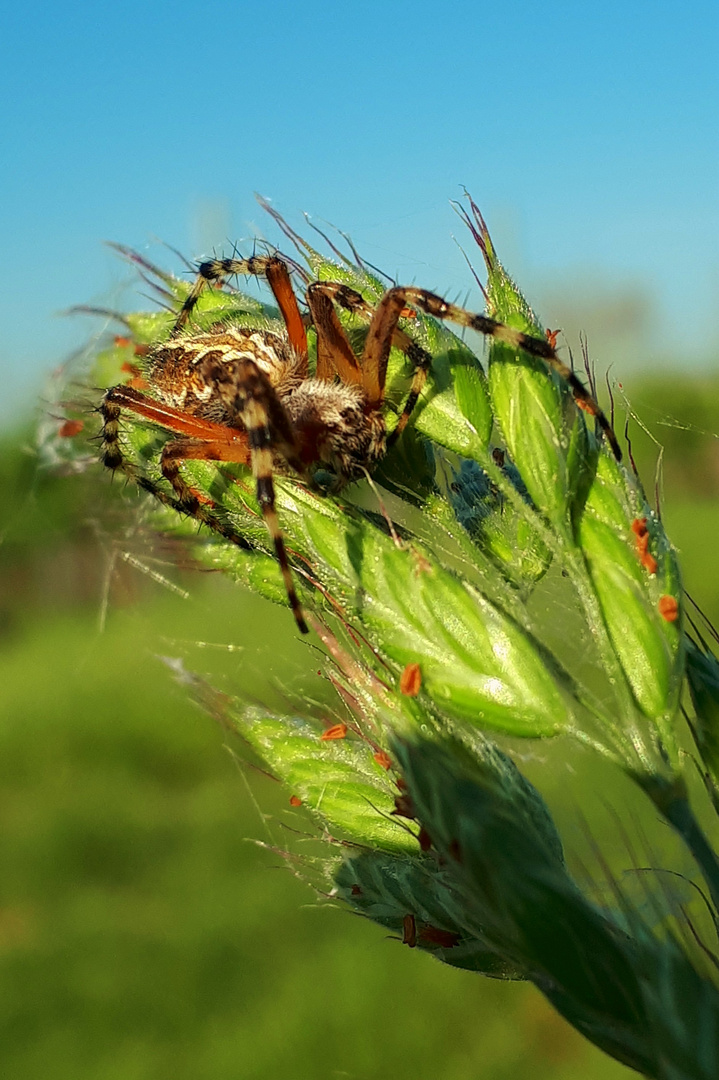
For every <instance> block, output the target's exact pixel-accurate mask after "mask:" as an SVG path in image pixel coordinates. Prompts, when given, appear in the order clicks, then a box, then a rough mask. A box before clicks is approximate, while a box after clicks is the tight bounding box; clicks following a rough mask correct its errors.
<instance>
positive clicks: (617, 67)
mask: <svg viewBox="0 0 719 1080" xmlns="http://www.w3.org/2000/svg"><path fill="white" fill-rule="evenodd" d="M718 29H719V9H717V6H716V4H715V3H711V4H710V3H704V2H701V3H691V2H686V0H685V2H683V3H675V2H661V0H659V2H658V0H654V2H651V3H649V2H632V0H625V2H623V3H617V2H614V0H604V2H603V3H602V4H591V5H590V4H584V3H569V2H559V0H544V2H543V3H541V4H540V3H528V2H520V0H503V3H502V4H501V5H496V6H494V5H493V6H490V5H488V4H484V3H481V2H480V3H476V2H474V3H465V2H452V0H449V2H445V3H444V4H441V5H437V4H428V3H426V2H425V0H414V2H413V3H407V2H404V0H401V2H391V0H389V2H387V3H374V2H369V3H358V4H357V3H356V4H353V5H348V4H340V5H338V4H335V3H322V2H317V0H303V2H302V3H287V2H284V0H277V2H275V3H273V4H272V5H256V4H247V3H244V2H243V0H238V2H234V3H230V2H226V0H218V2H215V3H213V4H211V5H208V4H198V3H190V2H188V0H175V2H173V3H172V4H170V3H164V2H163V3H153V2H152V0H149V2H143V3H138V2H135V0H125V2H123V3H122V4H117V3H111V4H110V3H104V2H102V0H99V2H96V3H93V4H89V3H85V2H82V0H80V2H75V3H73V4H62V3H59V4H58V3H52V4H50V3H44V2H41V3H37V2H33V0H29V2H28V3H27V4H25V5H24V6H20V5H17V6H14V7H13V8H12V9H11V8H10V5H9V3H7V0H6V3H5V5H4V13H3V14H2V17H1V19H0V86H1V88H2V89H1V91H0V93H2V100H3V108H2V119H1V121H0V123H1V125H2V140H1V142H2V153H1V155H0V241H1V243H0V250H1V251H2V260H1V265H0V279H1V280H0V296H1V297H2V330H1V331H0V363H1V364H2V369H3V384H4V388H5V389H4V392H3V396H2V401H1V402H0V418H4V419H6V420H7V419H8V418H9V417H12V416H14V415H16V413H17V410H18V408H21V407H22V406H23V405H24V404H25V403H27V404H28V407H29V403H30V402H31V401H32V395H33V393H34V392H35V391H36V389H37V387H38V386H39V385H40V380H41V375H42V372H43V371H45V370H47V369H48V368H50V367H51V366H52V365H53V364H56V363H57V362H58V361H60V360H61V359H62V358H63V357H64V356H65V355H66V354H67V353H68V351H70V350H71V349H72V348H74V347H76V346H78V345H79V344H80V343H81V342H82V341H83V340H84V339H85V338H86V337H87V335H88V333H89V331H90V325H89V324H88V323H87V322H86V321H83V320H82V319H78V318H75V319H66V318H58V317H57V315H56V313H57V312H59V311H61V310H62V309H65V308H67V307H69V306H71V305H72V304H76V303H83V302H95V303H101V304H105V305H108V304H109V305H110V306H113V305H117V304H118V303H120V304H125V305H127V304H128V303H131V296H130V294H128V292H127V291H124V292H123V291H122V285H123V283H126V282H127V281H128V280H130V278H131V275H130V274H129V273H128V270H127V269H126V268H125V267H124V266H123V265H122V264H121V263H120V262H119V261H118V260H117V259H116V258H115V257H114V256H113V255H112V254H111V253H110V252H109V251H108V249H106V248H104V247H103V245H102V241H103V240H105V239H112V240H119V241H122V242H123V243H126V244H130V245H133V246H136V247H138V248H140V249H142V250H146V251H148V253H149V254H150V255H151V256H152V257H154V258H158V259H165V255H163V253H162V250H161V248H160V247H159V245H158V243H157V241H158V239H159V240H162V241H166V242H167V243H169V244H173V245H175V246H176V247H178V248H180V249H181V250H182V251H183V252H184V253H185V254H187V255H188V256H190V257H196V256H198V255H201V254H204V253H206V252H207V251H208V250H210V249H212V248H213V247H215V248H217V249H224V250H227V251H229V250H230V245H231V242H232V241H235V240H237V241H242V240H245V241H246V243H245V247H246V248H249V246H250V245H249V243H247V241H248V240H249V239H250V238H251V237H252V236H253V235H256V234H257V233H261V234H264V235H267V236H269V237H271V238H272V237H274V236H275V234H274V233H273V231H272V229H271V226H270V223H269V222H268V221H267V220H266V219H265V218H264V216H263V214H262V212H261V211H260V210H259V209H258V207H257V205H256V203H255V202H254V199H253V192H254V191H260V192H261V193H262V194H264V195H266V196H269V197H270V198H271V199H272V201H273V202H274V204H275V205H276V206H277V207H278V208H279V209H280V210H281V211H282V212H283V213H284V214H285V215H286V216H287V217H288V218H289V219H290V220H291V221H292V222H293V223H294V224H295V225H301V223H302V217H301V213H302V211H308V212H309V213H311V214H312V215H313V219H314V220H315V221H317V222H318V223H321V222H322V220H323V219H324V220H326V221H330V222H332V223H334V224H336V225H338V226H339V227H341V228H342V229H343V230H345V231H347V232H349V233H351V234H352V237H353V239H354V240H355V242H356V244H357V245H358V247H359V249H360V250H361V251H362V253H363V254H364V255H365V256H366V257H367V258H368V259H369V260H370V261H372V262H374V263H375V264H377V265H380V266H382V268H383V269H385V270H387V271H388V272H389V273H390V274H395V275H397V276H398V277H399V278H401V279H403V280H406V281H414V282H417V283H418V284H422V285H425V286H427V287H430V288H434V289H439V290H441V291H444V292H446V293H447V294H449V295H455V296H456V295H460V294H461V295H464V294H465V293H466V291H467V289H468V288H469V287H470V285H471V278H470V275H469V273H468V271H467V269H466V266H465V264H464V262H463V259H462V256H461V253H460V252H459V250H458V248H457V247H456V245H455V244H454V243H453V241H452V235H453V234H455V235H457V236H458V237H460V236H461V233H462V230H461V226H460V224H459V222H458V220H457V218H456V217H455V216H454V215H453V214H452V212H451V209H450V207H449V205H448V200H449V199H450V198H457V197H459V196H460V194H461V185H462V184H464V185H466V186H467V187H468V188H469V190H470V191H471V192H472V194H473V195H474V197H475V199H476V200H477V202H478V203H479V204H480V206H481V207H482V209H483V210H484V212H485V216H486V217H487V219H488V221H489V225H490V229H491V230H492V232H493V234H494V237H495V241H496V243H497V246H498V248H499V252H500V256H503V258H504V262H505V263H506V264H507V266H508V268H509V269H510V271H512V272H514V273H515V276H517V277H519V279H520V282H521V283H522V284H523V285H524V287H525V290H526V291H528V292H529V294H530V299H531V298H532V290H533V289H535V290H536V291H537V292H538V293H539V294H542V293H543V291H544V292H546V291H547V289H548V288H550V289H551V287H552V283H553V282H558V283H559V284H560V286H561V283H562V282H564V283H565V284H567V283H569V285H571V284H572V283H577V282H579V283H580V284H581V283H582V282H584V287H585V291H586V289H589V291H590V292H591V290H592V289H593V288H594V287H595V286H596V288H597V289H598V290H599V291H600V292H601V290H602V289H604V290H605V291H606V290H608V291H609V292H611V290H612V289H616V290H619V291H621V290H622V289H624V288H628V289H630V290H631V289H637V290H639V291H640V292H641V293H642V295H645V294H646V296H647V297H648V298H649V300H650V301H651V303H652V304H653V305H654V309H653V310H654V315H653V318H654V347H655V348H658V349H659V350H660V351H664V352H667V353H672V354H673V355H675V356H676V358H677V360H678V361H682V362H684V363H689V362H691V361H696V360H697V359H702V360H704V362H710V361H711V359H719V358H717V355H716V354H717V348H716V341H715V337H713V336H712V335H713V334H714V320H713V318H712V317H711V316H712V311H713V309H714V308H716V302H717V300H718V299H719V254H718V252H719V247H718V244H717V241H718V240H719V149H718V146H719V139H718V136H719V93H718V90H719V87H718V83H719V76H718V74H717V68H718V65H717V57H718V56H719V33H718ZM466 246H469V245H468V244H466ZM166 265H171V266H172V265H175V266H176V265H177V264H176V263H174V261H173V259H172V257H171V256H169V255H168V256H167V263H166ZM473 303H475V304H479V300H478V298H477V295H476V291H475V293H474V294H473ZM541 313H542V312H540V314H541ZM546 321H547V322H549V324H550V325H552V323H551V321H550V319H549V318H547V319H546ZM629 359H630V358H629Z"/></svg>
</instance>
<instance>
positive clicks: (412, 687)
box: [399, 664, 422, 697]
mask: <svg viewBox="0 0 719 1080" xmlns="http://www.w3.org/2000/svg"><path fill="white" fill-rule="evenodd" d="M421 686H422V672H421V670H420V667H419V664H407V667H406V668H405V669H404V671H403V672H402V674H401V676H400V680H399V692H400V694H404V695H405V697H417V694H418V693H419V691H420V688H421Z"/></svg>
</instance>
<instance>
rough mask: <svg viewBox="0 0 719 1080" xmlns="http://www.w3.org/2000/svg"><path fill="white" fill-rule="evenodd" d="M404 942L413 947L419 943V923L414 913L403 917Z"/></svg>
mask: <svg viewBox="0 0 719 1080" xmlns="http://www.w3.org/2000/svg"><path fill="white" fill-rule="evenodd" d="M402 944H403V945H409V947H410V949H413V948H414V947H415V945H416V944H417V923H416V922H415V919H414V915H405V917H404V919H402Z"/></svg>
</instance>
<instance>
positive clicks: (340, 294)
mask: <svg viewBox="0 0 719 1080" xmlns="http://www.w3.org/2000/svg"><path fill="white" fill-rule="evenodd" d="M235 274H245V275H256V276H259V277H264V278H266V280H267V283H268V284H269V286H270V289H271V290H272V293H273V294H274V297H275V300H276V301H277V305H278V307H279V310H280V313H281V315H282V319H283V321H284V326H285V329H284V332H274V331H270V330H266V329H248V328H247V327H240V326H233V325H231V324H229V325H223V326H219V327H217V328H215V329H213V330H210V331H209V332H206V333H197V334H194V333H191V332H187V330H186V326H187V323H188V320H189V319H190V316H191V314H192V312H193V310H194V308H195V307H196V305H197V302H198V300H199V298H200V296H201V294H202V291H203V289H204V288H205V287H206V286H207V285H208V284H210V283H217V282H220V281H222V280H223V279H224V278H226V277H228V276H230V275H235ZM306 301H307V306H308V309H309V320H310V321H311V324H312V325H313V326H314V329H315V332H316V335H317V363H316V368H315V371H314V374H312V373H311V372H310V368H309V361H308V343H307V331H306V320H305V319H303V317H302V314H301V312H300V309H299V306H298V302H297V297H296V296H295V293H294V290H293V288H292V284H291V281H290V274H289V268H288V264H287V263H286V262H285V261H284V260H283V259H282V258H280V257H279V256H278V255H270V256H253V257H251V258H248V259H241V258H228V259H213V260H209V261H207V262H203V263H201V264H200V266H199V272H198V276H197V278H196V280H195V283H194V285H193V286H192V288H191V290H190V293H189V295H188V296H187V298H186V300H185V301H184V303H183V305H182V307H181V309H180V311H179V314H178V316H177V318H176V321H175V324H174V327H173V330H172V333H171V336H170V338H169V340H167V341H163V342H161V343H159V344H157V345H155V346H153V347H152V348H151V349H150V352H149V354H148V356H147V358H146V365H147V366H146V371H145V379H146V381H147V384H148V392H146V393H145V392H142V391H141V390H138V389H136V388H133V387H132V386H128V385H124V384H123V385H118V386H114V387H112V388H111V389H110V390H108V391H107V393H106V394H105V396H104V398H103V401H102V404H101V405H100V412H101V414H102V421H103V425H102V445H103V451H102V457H103V461H104V464H105V465H106V466H107V467H108V468H110V469H113V470H116V469H123V470H124V471H126V472H127V473H128V474H129V475H130V476H132V478H133V479H135V480H136V481H137V483H138V484H140V485H141V486H142V487H144V488H146V489H147V490H149V491H150V492H151V493H152V494H153V495H154V496H155V497H156V498H159V499H160V500H161V501H163V502H165V503H168V504H169V505H171V506H173V507H174V508H175V509H177V510H178V511H180V512H182V513H186V514H188V515H191V516H192V517H194V518H196V519H197V520H198V521H200V522H202V523H204V524H206V525H208V526H209V527H211V528H212V529H214V530H215V531H217V532H219V533H221V534H222V535H223V536H225V537H226V538H227V539H229V540H231V541H233V542H234V543H237V544H241V545H243V546H244V545H246V541H244V540H243V538H241V537H239V536H238V535H237V534H236V533H235V532H234V531H233V529H232V528H231V526H229V525H228V524H226V523H225V522H224V521H223V520H221V519H220V518H219V517H218V516H217V515H215V514H214V513H213V512H212V509H211V506H208V502H209V500H207V499H205V498H204V497H202V496H201V495H200V494H199V493H197V492H196V491H194V490H193V489H192V488H191V487H190V486H189V485H188V484H187V483H186V481H185V480H184V479H183V476H182V473H181V471H180V465H181V463H182V462H183V461H189V460H202V461H218V462H235V463H238V464H241V465H245V466H250V467H251V468H252V472H253V475H254V478H255V482H256V486H257V500H258V503H259V505H260V509H261V512H262V515H263V517H264V520H265V523H266V525H267V529H268V531H269V534H270V536H271V538H272V542H273V545H274V549H275V553H276V556H277V560H278V563H279V566H280V569H281V572H282V577H283V579H284V585H285V589H286V592H287V598H288V600H289V604H290V607H291V609H292V612H293V614H294V617H295V621H296V623H297V626H298V628H299V629H300V630H301V631H302V633H307V632H308V627H307V623H306V621H305V618H304V615H303V612H302V606H301V604H300V601H299V598H298V596H297V593H296V591H295V587H294V583H293V579H292V572H291V569H290V564H289V560H288V557H287V551H286V549H285V544H284V540H283V536H282V531H281V529H280V524H279V520H278V516H277V512H276V509H275V490H274V484H273V474H274V473H275V472H280V473H289V474H295V475H299V476H301V477H310V476H311V473H312V470H313V468H314V467H315V466H318V465H321V466H324V467H329V469H330V470H332V472H333V473H334V476H335V485H334V487H335V489H336V490H338V489H339V488H341V487H342V486H344V485H345V484H348V483H350V482H352V481H353V480H356V479H358V478H360V477H361V476H364V475H367V474H368V473H369V472H371V470H372V469H373V468H374V467H375V466H376V465H377V463H378V462H379V461H380V460H381V458H382V457H383V456H384V454H385V453H386V452H387V450H388V448H389V447H390V446H391V445H392V444H393V443H394V442H395V440H396V439H398V438H399V436H400V435H401V433H402V431H403V430H404V428H405V426H406V424H407V421H408V420H409V418H410V416H411V414H412V411H413V409H414V407H415V405H416V403H417V400H418V398H419V395H420V393H421V391H422V388H423V386H424V383H425V380H426V378H427V375H428V373H429V371H430V370H431V364H432V358H431V356H430V354H429V353H428V352H427V351H426V350H425V349H423V348H422V347H421V346H420V345H418V344H417V343H416V342H415V341H413V340H412V339H411V338H410V337H409V335H408V334H407V333H405V331H404V330H402V329H401V328H400V326H399V320H400V318H401V317H402V315H403V314H407V310H408V309H412V308H416V309H418V310H420V311H422V312H425V313H426V314H428V315H431V316H433V317H434V318H436V319H441V320H448V321H450V322H454V323H457V324H458V325H460V326H464V327H468V328H470V329H472V330H475V331H478V332H479V333H480V334H483V335H485V336H486V337H489V338H491V339H493V340H494V341H497V342H503V343H505V344H507V345H509V346H511V347H512V348H514V349H520V350H522V351H524V352H525V353H528V354H529V355H530V356H532V357H538V358H540V359H541V360H544V361H545V362H546V363H547V365H548V366H549V367H550V368H551V369H553V370H554V371H556V372H558V374H559V375H560V376H561V377H562V378H563V379H564V380H565V381H566V382H567V383H568V385H569V387H570V388H571V391H572V393H573V395H574V398H575V400H576V401H577V403H578V404H579V405H580V406H581V407H582V408H583V409H584V410H585V411H586V412H588V413H590V414H591V415H592V416H594V417H595V419H596V421H597V423H598V424H599V426H600V428H601V429H602V430H603V432H604V434H605V435H606V437H607V440H608V442H609V444H610V446H611V448H612V451H613V452H614V454H615V456H616V457H617V459H618V460H619V459H621V451H620V450H619V445H618V443H617V439H616V436H615V434H614V431H613V430H612V427H611V425H610V423H609V421H608V419H607V418H606V416H605V414H604V413H603V412H602V410H601V408H600V407H599V405H598V404H597V402H596V400H595V399H594V397H593V396H592V394H591V393H590V392H589V391H588V390H587V389H586V388H585V387H584V385H583V384H582V383H581V382H580V380H579V379H578V378H577V376H576V375H575V374H574V372H573V371H572V370H571V369H570V368H569V367H567V365H566V364H565V363H564V362H563V361H562V360H561V359H560V358H559V357H558V355H557V353H556V350H555V347H554V343H553V342H552V341H551V340H547V339H546V338H535V337H531V336H529V335H527V334H524V333H521V332H520V331H518V330H514V329H512V328H511V327H509V326H506V325H505V324H503V323H501V322H497V321H496V320H494V319H491V318H488V317H487V316H484V315H476V314H473V313H471V312H469V311H467V310H465V309H464V308H462V307H458V306H457V305H455V304H452V303H448V302H447V301H445V300H443V299H442V298H441V297H439V296H437V295H436V294H434V293H432V292H428V291H427V290H426V289H421V288H416V287H414V286H395V287H393V288H390V289H388V290H387V291H386V292H385V293H384V295H383V296H382V298H381V299H380V301H379V303H378V304H377V306H376V307H374V308H373V307H372V306H371V305H370V304H368V303H367V302H366V301H365V300H364V298H363V297H362V296H361V294H360V293H358V292H356V291H355V290H354V289H351V288H349V287H348V286H346V285H342V284H338V283H334V282H326V281H315V282H313V283H311V284H310V285H309V287H308V289H307V292H306ZM336 305H337V306H339V307H341V308H344V309H346V310H348V311H351V312H355V313H358V314H360V315H362V316H364V317H365V318H366V319H367V320H368V321H369V330H368V333H367V337H366V339H365V343H364V347H363V349H362V354H361V355H360V356H357V355H355V352H354V351H353V349H352V346H351V345H350V341H349V338H348V337H347V334H346V332H345V330H344V328H343V326H342V323H341V322H340V319H339V317H338V314H337V310H336ZM392 346H395V347H397V348H399V349H401V350H403V351H404V352H405V354H406V355H407V357H408V359H409V361H410V362H411V364H412V366H413V369H414V374H413V377H412V382H411V386H410V389H409V393H408V396H407V399H406V401H405V404H404V408H403V410H402V412H401V414H400V416H399V419H398V422H397V424H396V426H395V427H394V430H393V431H392V432H391V434H389V435H388V433H387V427H386V424H385V418H384V413H383V406H384V404H385V382H386V376H387V363H388V359H389V354H390V348H391V347H392ZM124 409H125V410H128V411H129V412H132V413H134V414H135V415H137V416H139V417H142V418H143V419H144V420H147V421H150V422H151V423H153V424H156V425H158V426H159V427H160V428H163V429H164V430H166V431H168V432H171V433H172V434H173V435H174V436H175V438H173V439H171V440H170V441H168V442H166V443H165V445H164V446H163V448H162V451H161V456H160V470H161V472H162V475H163V477H164V479H165V480H166V481H167V482H168V484H169V485H170V487H171V488H172V491H173V493H174V496H172V497H171V496H169V495H168V494H167V493H166V492H164V491H163V490H162V489H161V488H160V487H159V486H158V485H157V484H156V483H154V482H153V481H152V480H150V479H149V478H147V477H144V476H140V475H136V473H135V471H134V470H133V469H132V467H131V466H130V465H129V464H128V463H127V462H126V461H125V459H124V456H123V453H122V450H121V446H120V441H119V420H120V415H121V413H122V411H123V410H124Z"/></svg>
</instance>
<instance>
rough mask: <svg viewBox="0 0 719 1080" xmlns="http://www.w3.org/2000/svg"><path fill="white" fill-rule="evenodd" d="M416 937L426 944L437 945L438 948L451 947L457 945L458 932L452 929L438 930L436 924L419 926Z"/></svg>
mask: <svg viewBox="0 0 719 1080" xmlns="http://www.w3.org/2000/svg"><path fill="white" fill-rule="evenodd" d="M418 937H419V940H420V941H423V942H424V943H425V944H426V945H438V946H439V947H440V949H453V948H454V947H455V945H459V934H455V933H454V931H453V930H440V928H439V927H438V926H422V927H420V930H419V934H418Z"/></svg>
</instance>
